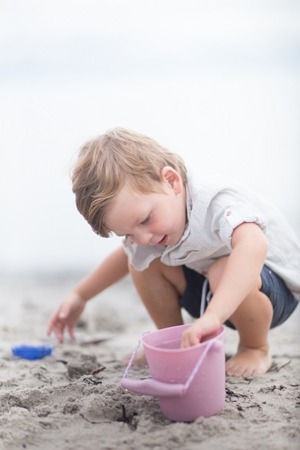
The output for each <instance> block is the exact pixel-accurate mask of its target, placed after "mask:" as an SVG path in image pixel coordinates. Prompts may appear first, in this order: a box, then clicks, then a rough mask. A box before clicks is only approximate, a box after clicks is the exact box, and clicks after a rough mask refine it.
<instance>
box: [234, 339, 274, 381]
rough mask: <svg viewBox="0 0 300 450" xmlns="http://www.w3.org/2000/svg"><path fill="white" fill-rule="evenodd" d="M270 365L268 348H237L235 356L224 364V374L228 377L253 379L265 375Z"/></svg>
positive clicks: (270, 359)
mask: <svg viewBox="0 0 300 450" xmlns="http://www.w3.org/2000/svg"><path fill="white" fill-rule="evenodd" d="M271 365H272V358H271V356H270V354H269V347H268V346H264V347H259V348H247V347H239V349H238V352H237V354H236V355H235V356H233V357H232V358H230V359H229V360H228V361H227V362H226V374H227V375H228V376H230V377H255V376H257V375H262V374H264V373H266V372H267V371H268V370H269V369H270V367H271Z"/></svg>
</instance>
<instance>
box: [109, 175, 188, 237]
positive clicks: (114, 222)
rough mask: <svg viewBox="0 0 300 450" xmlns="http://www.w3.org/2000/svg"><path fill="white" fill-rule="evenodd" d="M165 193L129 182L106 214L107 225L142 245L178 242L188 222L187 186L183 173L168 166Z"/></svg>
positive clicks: (163, 177)
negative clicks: (142, 189)
mask: <svg viewBox="0 0 300 450" xmlns="http://www.w3.org/2000/svg"><path fill="white" fill-rule="evenodd" d="M161 179H162V181H161V187H162V189H163V190H162V192H158V193H150V194H141V193H139V192H137V191H135V190H134V189H133V188H132V187H131V185H130V184H129V183H127V184H125V186H124V187H123V188H122V189H121V191H120V192H119V194H118V195H117V196H116V198H115V200H114V201H113V203H112V205H111V207H110V208H109V210H108V211H107V213H106V216H105V225H106V226H107V227H108V229H109V230H111V231H113V232H114V233H115V234H117V235H118V236H126V237H127V238H128V239H129V240H131V241H132V242H135V243H136V244H139V245H147V246H148V245H157V244H159V245H174V244H176V243H177V242H178V241H179V239H180V238H181V236H182V234H183V232H184V229H185V224H186V212H185V209H186V201H185V188H184V186H183V184H182V180H181V177H180V175H179V174H178V173H177V172H176V171H175V170H174V169H172V168H170V167H164V169H163V170H162V177H161Z"/></svg>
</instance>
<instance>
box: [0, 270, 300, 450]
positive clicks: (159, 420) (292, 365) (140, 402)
mask: <svg viewBox="0 0 300 450" xmlns="http://www.w3.org/2000/svg"><path fill="white" fill-rule="evenodd" d="M1 281H2V283H1V288H0V294H1V296H0V306H1V318H0V336H1V346H0V408H1V415H0V449H1V450H10V449H13V450H17V449H35V450H36V449H41V450H52V449H59V450H96V449H106V450H108V449H114V450H115V449H117V448H120V449H139V450H141V449H163V450H168V449H187V450H194V449H195V450H196V449H197V450H200V449H205V450H207V449H218V450H219V449H222V450H226V449H228V450H229V449H230V450H243V449H245V450H249V449H255V450H256V449H264V450H268V449H270V450H271V449H272V450H276V449H278V450H284V449H289V450H293V449H294V450H296V449H297V450H298V449H299V448H300V420H299V419H300V345H299V344H300V338H299V323H300V320H299V319H300V308H298V310H297V311H296V312H295V313H294V315H293V316H292V317H291V318H290V319H289V320H288V321H287V322H286V323H285V324H283V325H282V326H281V327H279V328H278V329H275V330H272V332H271V336H270V341H271V347H272V352H273V356H274V365H273V367H272V369H271V370H270V371H269V372H268V373H267V374H265V375H263V376H261V377H258V378H247V379H245V378H241V379H235V378H227V379H226V403H225V407H224V409H223V410H222V412H221V413H219V414H217V415H214V416H212V417H208V418H202V417H200V418H198V419H197V420H196V421H195V422H193V423H182V422H177V423H175V422H171V421H170V420H168V419H166V418H165V417H164V416H163V415H162V413H161V411H160V407H159V404H158V400H157V399H156V398H153V397H148V396H144V395H138V394H134V393H130V392H126V391H125V390H124V389H122V387H121V386H120V381H121V378H122V375H123V372H124V367H123V365H122V364H121V359H122V357H123V356H124V355H126V354H128V353H130V352H131V351H132V350H133V349H134V348H135V347H136V345H137V342H138V339H139V337H140V335H141V333H142V332H143V331H145V330H148V329H150V330H153V329H154V328H153V325H152V324H151V322H150V321H149V319H148V317H147V315H146V312H145V311H144V309H143V307H142V305H141V304H140V302H139V300H138V298H137V296H136V293H135V291H134V289H133V287H132V286H131V284H130V281H129V279H125V280H124V281H122V282H121V283H119V284H117V285H115V286H114V287H112V288H110V289H108V290H107V291H106V292H104V293H103V294H102V295H101V296H99V297H98V298H97V299H94V300H93V301H92V302H90V303H89V304H88V306H87V308H86V310H85V312H84V314H83V316H82V320H81V321H80V324H79V325H80V326H79V327H78V333H77V341H76V342H71V341H70V340H67V341H66V342H65V343H64V344H63V345H58V344H57V343H56V342H55V340H54V339H53V338H50V339H49V338H46V336H45V329H46V324H47V321H48V318H49V316H50V314H51V312H52V311H53V310H54V308H55V307H56V305H58V304H59V303H60V301H61V300H62V298H63V296H64V295H65V294H66V293H67V292H68V291H69V290H70V289H71V287H72V286H73V285H74V284H75V282H76V280H75V277H73V276H64V277H63V276H61V277H54V276H53V277H51V276H49V277H45V276H44V277H41V276H39V277H33V276H28V277H19V278H16V277H10V278H8V277H6V278H3V279H2V280H1ZM186 319H187V320H188V317H186ZM25 343H27V344H46V343H47V344H51V345H53V353H52V355H51V356H49V357H46V358H44V359H41V360H36V361H28V360H25V359H19V358H16V357H14V356H13V355H12V353H11V346H12V345H17V344H25ZM235 346H236V333H235V332H234V331H232V330H229V329H226V345H225V349H226V354H228V355H230V354H232V353H233V352H234V349H235ZM147 375H148V373H147V369H145V368H142V369H139V370H135V372H134V376H137V377H145V376H147Z"/></svg>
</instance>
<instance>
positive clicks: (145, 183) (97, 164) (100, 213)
mask: <svg viewBox="0 0 300 450" xmlns="http://www.w3.org/2000/svg"><path fill="white" fill-rule="evenodd" d="M165 166H171V167H172V168H173V169H175V170H176V171H177V172H178V173H179V174H180V175H181V177H182V180H183V183H186V181H187V175H186V167H185V165H184V162H183V160H182V159H181V157H180V156H178V155H176V154H175V153H171V152H169V151H168V150H166V149H165V148H163V147H162V146H161V145H159V144H158V143H157V142H156V141H154V140H153V139H151V138H149V137H147V136H144V135H142V134H139V133H136V132H133V131H130V130H127V129H124V128H114V129H112V130H108V131H107V132H106V133H104V134H103V135H101V136H99V137H97V138H95V139H93V140H91V141H89V142H87V143H86V144H85V145H84V146H83V147H82V148H81V150H80V152H79V155H78V159H77V162H76V164H75V166H74V169H73V173H72V183H73V192H74V194H75V197H76V206H77V209H78V211H79V212H80V213H81V214H82V215H83V216H84V218H85V219H86V220H87V222H88V223H89V224H90V225H91V227H92V228H93V230H94V231H95V232H96V233H97V234H100V235H101V236H103V237H109V234H110V230H108V229H107V227H106V226H105V223H104V216H105V212H106V211H107V209H108V207H109V206H110V205H111V203H112V201H113V200H114V198H115V197H116V195H117V194H118V193H119V192H120V190H121V189H122V187H123V186H124V184H125V182H127V181H128V182H129V183H131V185H132V187H133V188H134V189H135V190H136V191H138V192H140V193H145V194H149V193H152V192H159V191H160V190H161V189H160V182H161V170H162V169H163V167H165Z"/></svg>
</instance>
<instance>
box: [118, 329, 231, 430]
mask: <svg viewBox="0 0 300 450" xmlns="http://www.w3.org/2000/svg"><path fill="white" fill-rule="evenodd" d="M188 326H189V325H180V326H176V327H170V328H163V329H161V330H158V331H154V332H147V333H145V334H144V335H143V336H142V338H141V342H142V344H143V347H144V351H145V356H146V359H147V363H148V366H149V372H150V375H151V378H148V379H143V380H136V379H130V378H128V372H129V369H130V367H131V365H132V363H133V360H134V357H135V355H136V353H137V350H138V347H137V348H136V349H135V351H134V352H133V354H132V357H131V359H130V361H129V363H128V366H127V368H126V370H125V373H124V376H123V379H122V381H121V384H122V386H123V387H124V388H125V389H128V390H130V391H133V392H137V393H140V394H146V395H153V396H155V397H158V398H159V404H160V408H161V411H162V413H163V414H164V416H165V417H167V418H168V419H170V420H173V421H182V422H192V421H194V420H195V419H197V418H198V417H201V416H202V417H208V416H212V415H214V414H217V413H219V412H220V411H221V410H222V409H223V407H224V404H225V351H224V327H221V328H220V329H219V330H218V332H217V333H216V334H215V335H214V336H213V337H210V338H209V339H207V340H205V341H203V342H201V343H199V344H197V345H195V346H192V347H188V348H180V342H181V335H182V333H183V331H184V330H185V329H186V328H187V327H188Z"/></svg>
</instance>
